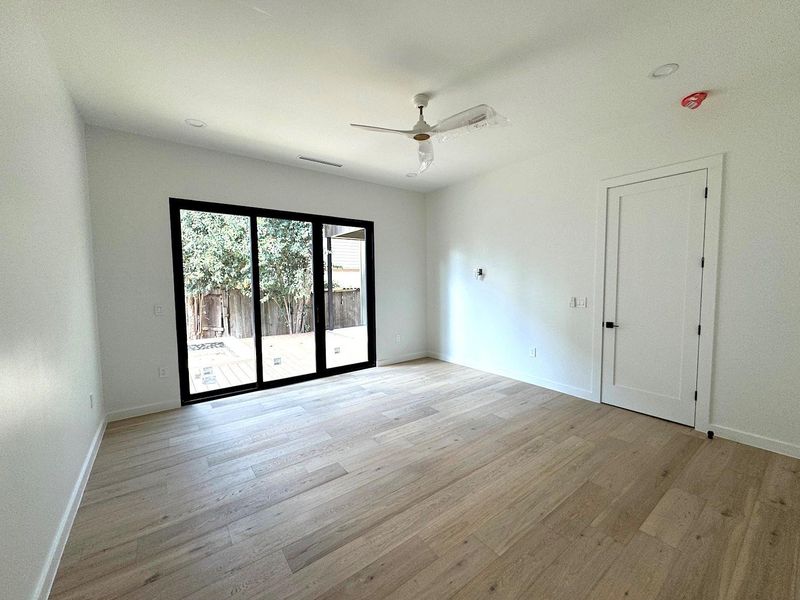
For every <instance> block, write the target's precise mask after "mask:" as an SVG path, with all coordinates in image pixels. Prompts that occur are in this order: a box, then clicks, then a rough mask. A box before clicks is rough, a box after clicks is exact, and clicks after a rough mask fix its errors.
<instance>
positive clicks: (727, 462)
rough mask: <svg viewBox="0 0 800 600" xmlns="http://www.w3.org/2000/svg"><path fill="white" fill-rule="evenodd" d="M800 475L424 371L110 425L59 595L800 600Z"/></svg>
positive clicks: (736, 450) (764, 459)
mask: <svg viewBox="0 0 800 600" xmlns="http://www.w3.org/2000/svg"><path fill="white" fill-rule="evenodd" d="M798 557H800V461H797V460H794V459H790V458H787V457H784V456H780V455H777V454H772V453H769V452H765V451H762V450H757V449H754V448H750V447H748V446H744V445H741V444H736V443H733V442H730V441H726V440H723V439H719V438H717V439H714V440H713V441H709V440H707V439H705V437H704V436H702V435H700V434H698V433H697V432H694V431H692V430H691V429H688V428H685V427H681V426H679V425H675V424H672V423H667V422H664V421H660V420H657V419H654V418H650V417H646V416H643V415H639V414H636V413H632V412H627V411H624V410H621V409H617V408H613V407H609V406H604V405H598V404H593V403H590V402H586V401H584V400H578V399H575V398H571V397H569V396H565V395H563V394H558V393H556V392H552V391H549V390H545V389H542V388H537V387H535V386H532V385H528V384H524V383H519V382H516V381H513V380H510V379H505V378H502V377H498V376H495V375H489V374H486V373H482V372H479V371H475V370H471V369H467V368H464V367H460V366H456V365H451V364H447V363H442V362H437V361H433V360H423V361H416V362H411V363H405V364H403V365H396V366H392V367H384V368H379V369H370V370H367V371H360V372H357V373H351V374H347V375H342V376H338V377H335V378H330V379H325V380H318V381H313V382H308V383H305V384H300V385H296V386H293V387H288V388H282V389H277V390H271V391H269V392H263V393H258V394H251V395H248V396H240V397H237V398H232V399H226V400H221V401H216V402H213V403H206V404H202V405H196V406H191V407H187V408H183V409H180V410H175V411H170V412H164V413H159V414H156V415H149V416H146V417H140V418H135V419H129V420H126V421H120V422H116V423H112V424H110V425H109V427H108V430H107V431H106V434H105V437H104V438H103V442H102V445H101V447H100V451H99V454H98V456H97V460H96V462H95V465H94V469H93V471H92V474H91V478H90V480H89V483H88V486H87V489H86V492H85V494H84V497H83V501H82V504H81V507H80V510H79V511H78V515H77V518H76V521H75V524H74V527H73V529H72V532H71V535H70V538H69V542H68V544H67V547H66V551H65V553H64V556H63V559H62V561H61V566H60V569H59V571H58V575H57V578H56V581H55V585H54V587H53V592H52V596H51V597H52V598H58V599H68V598H69V599H73V598H83V599H90V598H94V599H103V600H110V599H112V598H124V599H126V600H133V599H142V600H144V599H147V600H153V599H182V598H191V599H192V600H198V599H201V598H203V599H209V600H220V599H224V598H225V599H227V598H239V599H241V598H268V599H282V598H294V599H299V598H365V599H366V598H369V599H381V598H391V599H392V600H400V599H414V600H419V599H436V600H442V599H446V598H458V599H467V598H530V599H535V600H548V599H556V598H559V599H560V598H563V599H569V600H580V599H582V598H591V599H593V600H603V599H612V598H614V599H616V598H619V599H621V600H622V599H624V600H638V599H645V598H651V599H657V600H680V599H695V598H697V599H700V598H702V599H712V598H714V599H723V598H730V599H736V600H740V599H741V600H745V599H746V600H753V599H757V598H763V599H770V600H784V599H791V600H796V599H797V598H798V597H800V591H799V588H800V581H798Z"/></svg>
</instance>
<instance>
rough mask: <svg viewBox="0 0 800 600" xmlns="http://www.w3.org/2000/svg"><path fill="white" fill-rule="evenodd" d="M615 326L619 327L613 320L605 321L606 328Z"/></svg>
mask: <svg viewBox="0 0 800 600" xmlns="http://www.w3.org/2000/svg"><path fill="white" fill-rule="evenodd" d="M615 327H619V325H614V321H606V329H614V328H615Z"/></svg>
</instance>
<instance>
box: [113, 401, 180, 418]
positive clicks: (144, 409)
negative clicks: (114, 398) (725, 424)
mask: <svg viewBox="0 0 800 600" xmlns="http://www.w3.org/2000/svg"><path fill="white" fill-rule="evenodd" d="M180 407H181V405H180V402H178V403H177V404H176V403H175V402H174V401H168V402H153V403H152V404H142V405H141V406H134V407H132V408H123V409H122V410H112V411H111V412H109V413H108V414H107V415H106V420H107V421H108V422H109V423H110V422H111V421H121V420H122V419H130V418H131V417H141V416H142V415H149V414H150V413H157V412H161V411H164V410H173V409H176V408H180Z"/></svg>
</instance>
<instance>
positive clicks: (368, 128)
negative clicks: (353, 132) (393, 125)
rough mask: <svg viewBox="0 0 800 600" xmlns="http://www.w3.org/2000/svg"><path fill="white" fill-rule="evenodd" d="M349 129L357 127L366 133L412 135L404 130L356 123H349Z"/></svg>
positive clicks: (411, 132)
mask: <svg viewBox="0 0 800 600" xmlns="http://www.w3.org/2000/svg"><path fill="white" fill-rule="evenodd" d="M350 127H358V128H359V129H364V130H366V131H377V132H378V133H399V134H400V135H412V134H413V133H414V132H413V131H410V130H405V129H387V128H386V127H375V126H373V125H359V124H358V123H350Z"/></svg>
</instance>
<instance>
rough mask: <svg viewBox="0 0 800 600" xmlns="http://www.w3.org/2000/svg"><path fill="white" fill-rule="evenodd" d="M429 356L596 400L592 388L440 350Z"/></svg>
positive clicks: (430, 353)
mask: <svg viewBox="0 0 800 600" xmlns="http://www.w3.org/2000/svg"><path fill="white" fill-rule="evenodd" d="M428 356H430V357H431V358H435V359H437V360H442V361H444V362H449V363H453V364H456V365H461V366H463V367H469V368H470V369H476V370H478V371H484V372H485V373H492V374H494V375H500V376H501V377H508V378H509V379H516V380H517V381H523V382H525V383H530V384H531V385H538V386H539V387H543V388H546V389H548V390H553V391H556V392H561V393H562V394H568V395H570V396H575V397H576V398H581V399H582V400H589V401H590V402H596V400H595V398H594V394H592V390H585V389H583V388H579V387H575V386H572V385H567V384H566V383H560V382H558V381H551V380H549V379H544V378H542V377H535V376H532V375H530V374H528V373H519V372H515V371H510V370H506V369H492V368H487V367H486V366H484V365H477V364H474V363H470V362H469V361H464V360H459V359H457V358H455V357H452V356H446V355H444V354H440V353H439V352H432V351H428Z"/></svg>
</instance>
